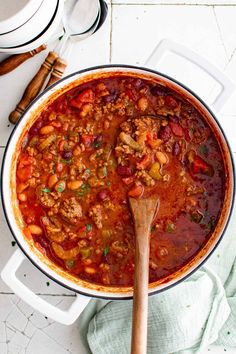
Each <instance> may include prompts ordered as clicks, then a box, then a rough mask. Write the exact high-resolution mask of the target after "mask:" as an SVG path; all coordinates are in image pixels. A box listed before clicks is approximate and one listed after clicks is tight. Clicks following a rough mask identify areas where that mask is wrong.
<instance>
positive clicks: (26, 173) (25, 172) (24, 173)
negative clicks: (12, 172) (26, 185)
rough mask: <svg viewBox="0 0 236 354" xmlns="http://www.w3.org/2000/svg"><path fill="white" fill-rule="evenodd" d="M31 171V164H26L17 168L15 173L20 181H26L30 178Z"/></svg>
mask: <svg viewBox="0 0 236 354" xmlns="http://www.w3.org/2000/svg"><path fill="white" fill-rule="evenodd" d="M32 172H33V166H27V167H23V168H18V169H17V172H16V175H17V177H18V178H19V180H20V181H21V182H26V181H28V179H30V178H31V176H32Z"/></svg>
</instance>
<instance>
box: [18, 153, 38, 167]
mask: <svg viewBox="0 0 236 354" xmlns="http://www.w3.org/2000/svg"><path fill="white" fill-rule="evenodd" d="M35 164H36V160H35V158H34V157H32V156H29V155H23V156H21V158H20V162H19V165H18V168H22V167H25V166H29V165H35Z"/></svg>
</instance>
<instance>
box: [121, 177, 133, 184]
mask: <svg viewBox="0 0 236 354" xmlns="http://www.w3.org/2000/svg"><path fill="white" fill-rule="evenodd" d="M122 181H123V182H124V183H125V184H126V185H127V186H128V185H129V184H131V183H133V182H134V177H133V176H131V177H126V178H122Z"/></svg>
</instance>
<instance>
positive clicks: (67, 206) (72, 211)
mask: <svg viewBox="0 0 236 354" xmlns="http://www.w3.org/2000/svg"><path fill="white" fill-rule="evenodd" d="M59 213H60V214H61V216H62V217H63V218H64V219H65V220H66V221H68V222H69V223H72V224H74V223H75V222H76V221H77V220H78V219H79V218H81V216H82V208H81V205H80V204H79V202H78V201H77V200H76V199H75V197H72V198H69V199H66V200H64V201H63V202H62V204H61V206H60V211H59Z"/></svg>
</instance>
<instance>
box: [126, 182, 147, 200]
mask: <svg viewBox="0 0 236 354" xmlns="http://www.w3.org/2000/svg"><path fill="white" fill-rule="evenodd" d="M143 190H144V188H143V186H142V185H141V184H139V185H138V186H134V187H133V188H132V189H131V190H130V191H129V192H128V195H129V196H130V197H133V198H138V197H141V195H142V194H143Z"/></svg>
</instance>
